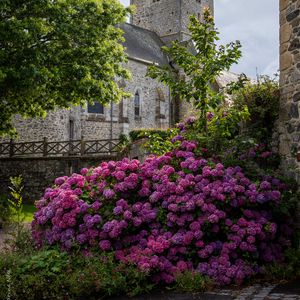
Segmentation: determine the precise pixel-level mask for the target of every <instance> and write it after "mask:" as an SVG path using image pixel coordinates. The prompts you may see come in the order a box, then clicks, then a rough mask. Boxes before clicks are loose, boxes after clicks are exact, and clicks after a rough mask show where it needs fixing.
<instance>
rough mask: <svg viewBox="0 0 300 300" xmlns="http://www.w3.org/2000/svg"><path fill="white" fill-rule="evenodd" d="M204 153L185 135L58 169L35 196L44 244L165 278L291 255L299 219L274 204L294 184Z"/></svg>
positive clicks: (232, 273) (238, 275) (37, 229)
mask: <svg viewBox="0 0 300 300" xmlns="http://www.w3.org/2000/svg"><path fill="white" fill-rule="evenodd" d="M179 139H180V138H179ZM196 153H197V145H196V143H194V142H190V141H186V140H182V141H181V145H180V146H179V147H178V148H177V149H176V150H174V151H172V152H170V153H167V154H165V155H163V156H161V157H149V158H148V159H147V160H146V161H145V162H144V163H143V164H141V163H140V162H139V161H137V160H131V161H130V160H128V159H123V160H121V161H117V162H114V161H111V162H103V163H101V165H100V166H99V167H96V168H93V169H83V170H81V174H73V175H71V176H70V177H67V176H65V177H60V178H57V179H56V181H55V186H54V187H53V188H48V189H47V190H46V191H45V194H44V196H43V198H42V199H41V200H39V201H38V202H37V204H36V206H37V208H38V212H37V213H36V214H35V217H34V221H33V223H32V233H33V237H34V239H35V241H36V243H37V245H38V246H43V245H59V246H60V247H61V248H62V249H64V250H67V251H73V250H74V251H75V250H78V249H80V250H81V251H83V252H84V253H86V255H88V254H89V253H90V252H92V251H103V252H105V251H114V253H115V256H116V258H117V259H118V260H121V261H122V262H125V263H130V264H135V265H136V266H137V267H138V268H139V269H141V270H142V271H144V272H147V273H148V274H150V275H151V277H152V279H153V280H154V281H155V282H166V283H170V282H172V281H173V280H174V277H175V276H176V275H178V274H180V273H184V272H187V271H198V272H200V273H201V274H203V275H208V276H209V277H210V278H212V279H213V280H215V282H216V283H218V284H221V285H223V284H229V283H232V282H235V283H242V282H243V281H244V280H245V279H246V278H248V277H250V276H251V275H253V274H255V273H258V272H260V270H261V266H262V265H263V264H264V263H271V262H281V261H283V259H284V257H283V250H284V249H285V248H286V247H288V246H289V245H290V237H291V234H292V230H291V226H290V224H291V222H292V218H291V217H290V216H289V215H288V213H286V214H284V215H282V214H281V215H280V214H278V213H276V214H273V211H275V210H276V208H277V207H278V206H279V205H280V202H281V201H282V195H283V194H284V190H285V189H286V186H285V185H284V184H283V183H282V182H280V181H279V180H277V179H274V178H272V177H266V178H264V180H263V181H261V182H258V183H253V182H251V181H250V180H249V179H248V178H247V177H246V176H245V175H244V174H243V172H242V169H241V168H239V167H228V168H225V167H224V166H223V165H222V164H220V163H218V164H214V163H212V162H211V161H209V160H206V159H204V158H203V157H200V156H197V154H196Z"/></svg>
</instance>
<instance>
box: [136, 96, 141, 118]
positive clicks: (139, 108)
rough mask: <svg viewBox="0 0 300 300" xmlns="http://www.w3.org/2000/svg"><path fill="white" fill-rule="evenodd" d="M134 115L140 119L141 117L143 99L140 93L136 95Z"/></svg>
mask: <svg viewBox="0 0 300 300" xmlns="http://www.w3.org/2000/svg"><path fill="white" fill-rule="evenodd" d="M134 115H135V116H136V117H139V116H140V115H141V97H140V93H139V91H136V92H135V95H134Z"/></svg>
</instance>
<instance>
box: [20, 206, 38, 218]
mask: <svg viewBox="0 0 300 300" xmlns="http://www.w3.org/2000/svg"><path fill="white" fill-rule="evenodd" d="M35 212H36V208H35V206H34V204H23V215H24V222H31V221H32V220H33V214H34V213H35Z"/></svg>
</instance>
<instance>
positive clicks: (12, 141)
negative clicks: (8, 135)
mask: <svg viewBox="0 0 300 300" xmlns="http://www.w3.org/2000/svg"><path fill="white" fill-rule="evenodd" d="M13 156H14V140H13V139H10V141H9V157H13Z"/></svg>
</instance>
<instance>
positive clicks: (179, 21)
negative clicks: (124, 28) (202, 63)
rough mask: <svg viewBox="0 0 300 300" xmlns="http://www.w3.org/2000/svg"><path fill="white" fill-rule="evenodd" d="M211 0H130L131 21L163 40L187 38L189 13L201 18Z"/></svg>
mask: <svg viewBox="0 0 300 300" xmlns="http://www.w3.org/2000/svg"><path fill="white" fill-rule="evenodd" d="M213 3H214V1H213V0H201V1H200V0H131V4H133V5H135V6H136V13H135V14H134V15H133V16H132V18H131V22H132V23H133V24H134V25H136V26H139V27H143V28H146V29H149V30H151V31H155V32H156V33H157V34H158V35H159V36H160V37H161V38H162V40H163V41H164V42H166V43H169V42H170V41H172V40H175V39H178V40H186V39H189V34H187V32H188V30H187V26H188V24H189V17H190V15H196V16H197V17H199V18H201V12H202V10H203V7H210V8H211V11H212V13H213Z"/></svg>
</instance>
